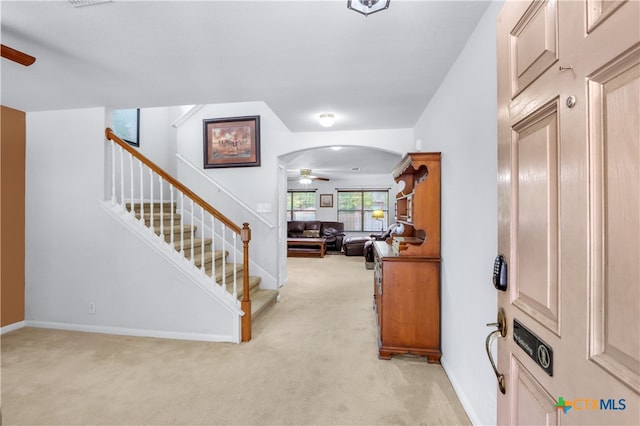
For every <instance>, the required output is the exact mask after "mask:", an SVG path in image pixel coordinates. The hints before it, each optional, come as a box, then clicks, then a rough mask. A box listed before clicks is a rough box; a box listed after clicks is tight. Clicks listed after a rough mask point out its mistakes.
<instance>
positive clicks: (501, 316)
mask: <svg viewBox="0 0 640 426" xmlns="http://www.w3.org/2000/svg"><path fill="white" fill-rule="evenodd" d="M487 327H497V330H494V331H492V332H491V333H489V335H488V336H487V339H486V340H485V349H486V350H487V356H488V357H489V362H490V363H491V367H493V372H494V373H495V374H496V379H497V380H498V388H499V389H500V392H502V393H503V394H504V393H505V392H506V387H505V379H504V374H502V373H500V372H499V371H498V367H496V363H495V362H494V361H493V355H491V339H492V338H493V336H495V335H496V334H500V336H501V337H505V336H506V335H507V317H506V315H505V313H504V309H502V308H500V310H499V311H498V321H497V322H490V323H489V324H487Z"/></svg>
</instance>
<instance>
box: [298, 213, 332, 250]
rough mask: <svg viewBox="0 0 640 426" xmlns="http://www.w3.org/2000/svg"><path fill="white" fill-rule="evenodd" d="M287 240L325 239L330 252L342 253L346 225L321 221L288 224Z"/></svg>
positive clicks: (299, 221) (300, 221) (301, 221)
mask: <svg viewBox="0 0 640 426" xmlns="http://www.w3.org/2000/svg"><path fill="white" fill-rule="evenodd" d="M287 238H323V239H324V242H325V245H326V248H327V250H329V251H342V240H343V239H344V223H342V222H327V221H320V220H291V221H289V222H287Z"/></svg>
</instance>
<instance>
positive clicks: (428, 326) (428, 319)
mask: <svg viewBox="0 0 640 426" xmlns="http://www.w3.org/2000/svg"><path fill="white" fill-rule="evenodd" d="M393 177H394V179H395V180H396V182H400V181H402V182H404V188H403V189H402V191H401V192H400V193H399V194H398V195H397V197H396V221H397V222H398V223H402V224H403V226H404V232H403V233H402V234H401V235H396V236H394V238H393V239H392V240H390V241H386V242H384V241H376V242H375V243H374V256H375V272H374V307H375V311H376V317H377V323H378V346H379V357H380V358H383V359H389V358H391V355H392V354H399V353H411V354H416V355H423V356H426V357H427V359H428V361H429V362H439V361H440V356H441V351H440V260H441V259H440V153H409V154H407V155H406V156H405V157H404V158H403V159H402V161H401V162H400V163H399V165H398V166H397V167H396V169H394V172H393Z"/></svg>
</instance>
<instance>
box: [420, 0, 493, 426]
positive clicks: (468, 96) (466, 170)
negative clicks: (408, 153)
mask: <svg viewBox="0 0 640 426" xmlns="http://www.w3.org/2000/svg"><path fill="white" fill-rule="evenodd" d="M501 7H502V3H501V2H495V3H492V4H491V5H490V6H489V8H488V9H487V11H486V13H485V14H484V16H483V18H482V20H481V21H480V23H479V24H478V26H477V28H476V29H475V31H474V33H473V34H472V35H471V38H470V39H469V41H468V42H467V45H466V46H465V48H464V50H463V51H462V52H461V54H460V56H459V57H458V59H457V61H456V63H455V64H454V66H453V67H452V68H451V70H450V71H449V73H448V75H447V77H446V79H445V80H444V81H443V83H442V84H441V86H440V87H439V89H438V91H437V93H436V94H435V96H434V97H433V99H432V101H431V102H430V103H429V105H428V106H427V108H426V109H425V111H424V113H423V114H422V117H421V118H420V120H419V121H418V123H417V125H416V127H415V138H416V140H420V141H421V144H422V149H423V151H441V152H442V259H443V260H442V353H443V358H442V364H443V366H444V367H445V369H446V371H447V374H448V375H449V378H450V379H451V381H452V383H453V385H454V387H455V389H456V392H457V393H458V396H459V397H460V399H461V401H462V403H463V405H464V406H465V409H466V410H467V413H468V414H469V416H470V418H471V420H472V422H473V423H474V424H486V425H489V424H495V422H496V378H495V376H494V375H493V371H492V369H491V366H490V364H489V360H488V359H487V355H486V353H485V349H484V343H485V337H486V336H487V334H489V332H490V331H492V329H490V328H487V327H486V326H485V324H486V323H489V322H494V321H495V318H496V314H497V295H496V290H495V289H494V288H493V285H492V282H491V271H492V267H493V259H494V257H495V256H496V254H497V232H498V231H497V184H496V179H497V130H496V123H497V103H496V91H497V88H496V78H497V77H496V53H495V44H496V41H495V40H496V37H495V21H496V16H497V14H498V12H499V10H500V8H501Z"/></svg>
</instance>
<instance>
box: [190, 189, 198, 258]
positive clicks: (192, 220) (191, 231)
mask: <svg viewBox="0 0 640 426" xmlns="http://www.w3.org/2000/svg"><path fill="white" fill-rule="evenodd" d="M189 200H190V201H191V212H190V213H191V230H190V231H189V241H190V242H191V255H190V256H189V257H190V260H191V263H192V264H195V258H194V257H193V239H194V238H195V232H193V227H194V224H195V223H196V221H195V219H194V214H193V200H192V199H191V198H189Z"/></svg>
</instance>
